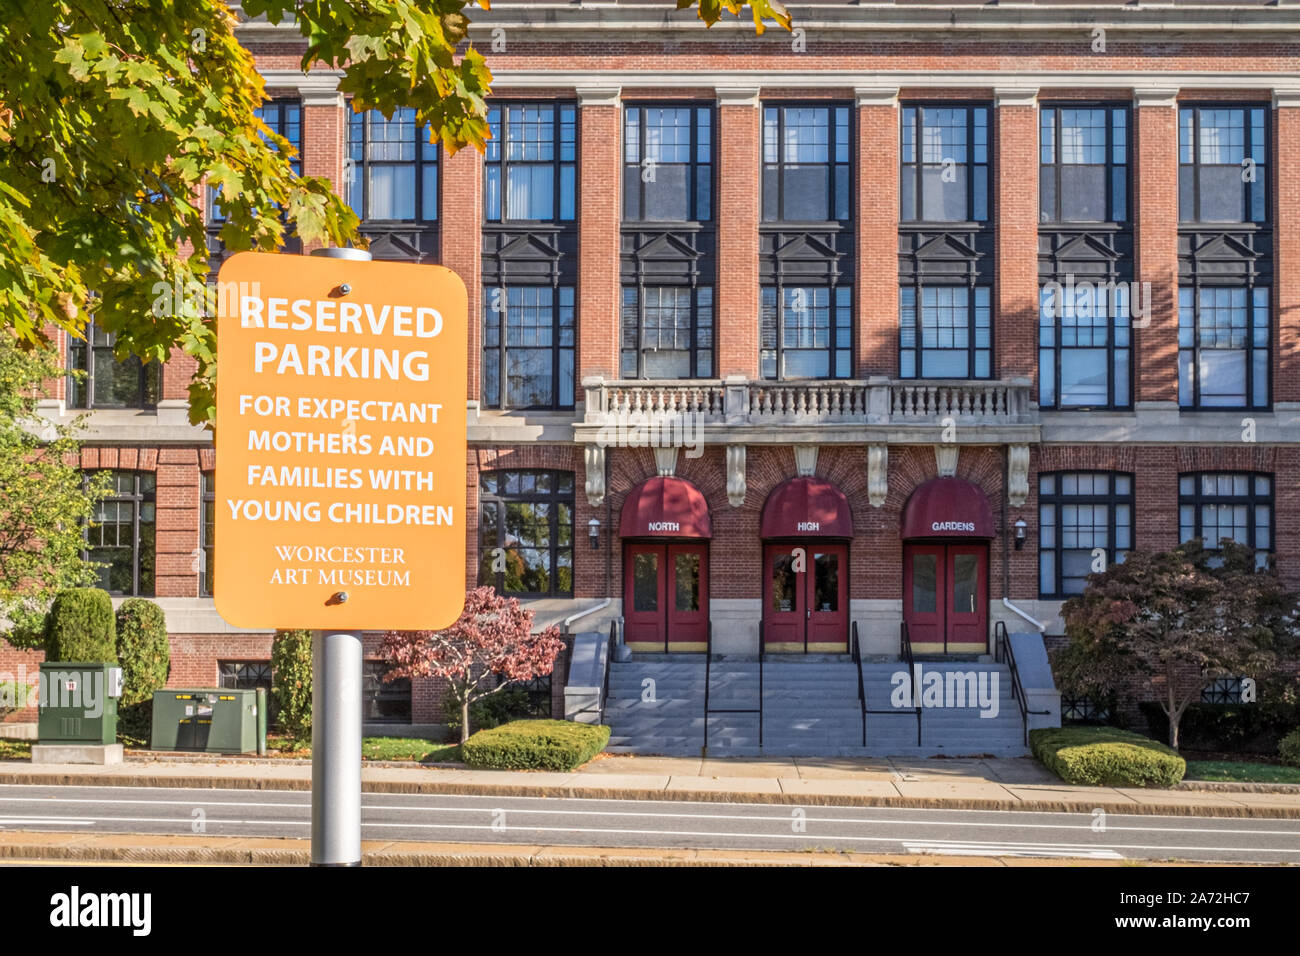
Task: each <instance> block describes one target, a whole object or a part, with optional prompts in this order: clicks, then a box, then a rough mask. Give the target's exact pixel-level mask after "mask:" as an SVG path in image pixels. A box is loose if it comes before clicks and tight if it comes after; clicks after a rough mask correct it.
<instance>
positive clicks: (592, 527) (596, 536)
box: [587, 518, 600, 551]
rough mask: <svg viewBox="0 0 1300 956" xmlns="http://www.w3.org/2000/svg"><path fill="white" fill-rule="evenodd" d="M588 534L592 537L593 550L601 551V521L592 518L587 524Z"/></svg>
mask: <svg viewBox="0 0 1300 956" xmlns="http://www.w3.org/2000/svg"><path fill="white" fill-rule="evenodd" d="M587 534H589V535H591V550H592V551H599V550H600V519H599V518H592V519H591V520H590V521H588V522H587Z"/></svg>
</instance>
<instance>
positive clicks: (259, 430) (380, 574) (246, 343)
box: [214, 252, 467, 630]
mask: <svg viewBox="0 0 1300 956" xmlns="http://www.w3.org/2000/svg"><path fill="white" fill-rule="evenodd" d="M219 298H220V310H219V318H218V324H217V346H218V351H217V356H218V361H217V420H216V445H217V471H216V535H215V536H216V581H215V587H214V597H215V599H216V605H217V610H218V611H219V612H220V614H221V616H222V617H223V618H225V619H226V620H227V621H228V622H230V623H231V624H234V625H237V626H241V627H259V628H272V627H276V628H290V627H300V628H315V629H321V630H361V629H365V630H381V629H389V628H391V629H396V630H416V629H435V628H439V627H444V626H446V625H448V624H450V623H451V622H452V621H454V620H455V619H456V618H457V617H458V616H459V614H460V612H461V609H462V607H463V605H464V601H465V579H464V576H465V389H466V365H465V361H466V359H465V355H466V334H467V333H466V322H467V314H466V310H467V299H466V294H465V285H464V283H463V282H461V280H460V278H459V277H458V276H457V275H456V274H455V273H454V272H452V271H451V270H450V269H446V268H443V267H442V266H425V265H410V264H406V263H396V262H370V261H357V260H347V259H333V258H323V257H320V258H318V257H312V256H294V255H274V254H270V253H258V252H241V253H238V254H236V255H234V256H232V257H231V258H230V259H228V260H226V262H225V263H224V264H223V265H222V267H221V273H220V277H219Z"/></svg>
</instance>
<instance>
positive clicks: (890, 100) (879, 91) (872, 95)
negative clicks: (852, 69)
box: [853, 86, 898, 106]
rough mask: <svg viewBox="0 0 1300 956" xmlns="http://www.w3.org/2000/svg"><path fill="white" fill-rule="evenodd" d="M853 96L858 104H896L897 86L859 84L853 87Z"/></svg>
mask: <svg viewBox="0 0 1300 956" xmlns="http://www.w3.org/2000/svg"><path fill="white" fill-rule="evenodd" d="M853 98H854V99H855V100H856V101H857V105H858V106H897V105H898V87H896V86H859V87H855V88H854V90H853Z"/></svg>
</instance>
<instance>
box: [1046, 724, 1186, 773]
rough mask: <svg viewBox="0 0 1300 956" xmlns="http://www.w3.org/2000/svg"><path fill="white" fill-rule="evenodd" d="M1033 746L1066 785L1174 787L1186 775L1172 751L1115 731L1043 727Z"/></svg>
mask: <svg viewBox="0 0 1300 956" xmlns="http://www.w3.org/2000/svg"><path fill="white" fill-rule="evenodd" d="M1029 745H1030V748H1031V749H1032V750H1033V752H1034V756H1035V757H1037V758H1038V759H1039V761H1041V762H1042V764H1043V766H1045V767H1047V769H1048V770H1051V771H1052V772H1053V773H1055V774H1056V775H1057V776H1058V777H1060V778H1061V779H1062V780H1064V781H1065V782H1066V783H1083V784H1091V785H1094V786H1106V787H1152V786H1154V787H1172V786H1174V785H1175V784H1177V783H1178V782H1179V781H1180V780H1182V779H1183V774H1185V773H1186V772H1187V762H1186V761H1184V760H1183V758H1182V757H1180V756H1178V754H1176V753H1175V752H1174V751H1173V750H1171V749H1170V748H1169V747H1166V746H1165V745H1164V744H1161V743H1157V742H1156V741H1154V740H1151V739H1150V738H1147V737H1142V736H1139V735H1138V734H1134V733H1130V732H1129V731H1127V730H1118V729H1116V728H1114V727H1040V728H1039V729H1037V730H1031V731H1030V732H1029Z"/></svg>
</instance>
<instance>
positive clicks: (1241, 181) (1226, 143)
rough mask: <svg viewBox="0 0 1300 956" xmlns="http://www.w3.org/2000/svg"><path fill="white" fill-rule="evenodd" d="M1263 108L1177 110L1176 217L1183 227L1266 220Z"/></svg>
mask: <svg viewBox="0 0 1300 956" xmlns="http://www.w3.org/2000/svg"><path fill="white" fill-rule="evenodd" d="M1268 116H1269V109H1268V107H1266V106H1234V105H1229V104H1214V105H1207V106H1183V107H1181V108H1180V109H1179V110H1178V218H1179V220H1180V221H1181V222H1184V223H1246V222H1253V223H1264V222H1267V221H1268V176H1267V175H1266V174H1267V169H1268V132H1267V131H1268Z"/></svg>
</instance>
